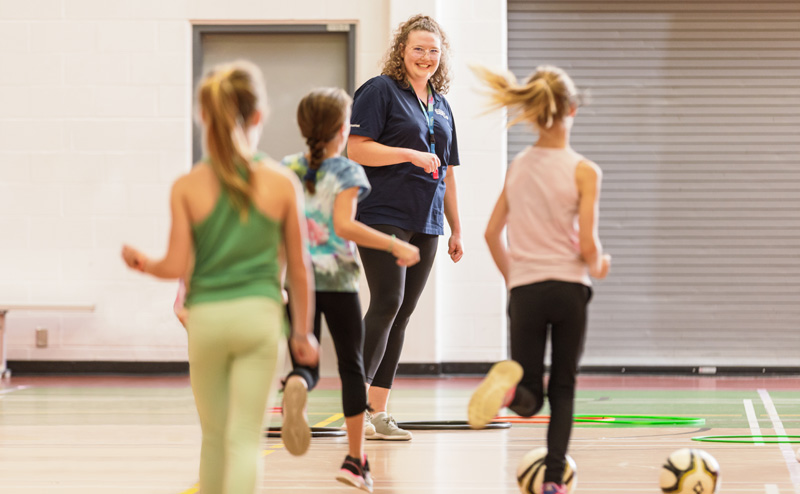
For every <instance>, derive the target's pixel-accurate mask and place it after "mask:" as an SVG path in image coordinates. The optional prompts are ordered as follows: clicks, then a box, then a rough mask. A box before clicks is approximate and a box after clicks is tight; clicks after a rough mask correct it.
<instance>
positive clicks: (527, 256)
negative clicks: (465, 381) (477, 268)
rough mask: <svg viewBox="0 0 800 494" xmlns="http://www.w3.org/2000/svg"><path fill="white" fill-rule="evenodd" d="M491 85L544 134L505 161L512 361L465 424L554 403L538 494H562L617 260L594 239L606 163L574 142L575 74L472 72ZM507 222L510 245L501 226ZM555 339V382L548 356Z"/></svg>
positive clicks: (498, 246)
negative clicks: (595, 296)
mask: <svg viewBox="0 0 800 494" xmlns="http://www.w3.org/2000/svg"><path fill="white" fill-rule="evenodd" d="M475 72H476V74H477V75H478V77H479V78H480V79H482V81H483V82H484V83H485V84H486V85H487V86H488V87H489V89H490V96H491V102H492V106H493V107H494V108H508V110H509V115H510V116H511V121H510V124H509V125H514V124H515V123H519V122H529V123H531V124H532V125H533V126H534V127H535V128H536V130H537V131H538V133H539V137H538V140H537V141H536V143H535V144H533V145H532V146H529V147H528V148H526V149H525V150H523V151H522V152H521V153H519V154H518V155H517V156H516V157H515V158H514V160H513V161H512V162H511V165H510V166H509V170H508V174H507V177H506V182H505V187H504V188H503V191H502V192H501V194H500V197H499V198H498V200H497V204H496V205H495V208H494V211H493V212H492V216H491V218H490V220H489V225H488V226H487V227H486V242H487V244H488V245H489V250H490V251H491V253H492V258H493V259H494V262H495V264H497V268H498V269H499V270H500V272H501V273H502V275H503V278H505V281H506V285H507V286H508V288H509V290H510V295H509V302H508V315H509V322H510V333H511V358H512V360H508V361H504V362H499V363H497V364H495V365H494V366H493V367H492V369H491V370H490V371H489V374H488V375H487V376H486V379H484V381H483V382H482V383H481V385H480V386H479V387H478V388H477V389H476V390H475V392H474V393H473V395H472V398H471V400H470V403H469V409H468V416H469V423H470V425H471V426H472V427H474V428H482V427H484V426H485V425H486V424H487V423H488V422H490V421H491V420H492V419H493V418H494V417H495V415H497V412H498V411H499V410H500V408H502V407H504V406H507V407H509V408H510V409H511V410H513V411H514V412H516V413H518V414H519V415H522V416H526V417H530V416H532V415H535V414H536V413H537V412H538V411H539V410H540V409H541V408H542V406H543V405H544V400H545V396H546V397H547V399H548V401H549V404H550V425H549V428H548V431H547V449H548V451H547V456H546V457H545V461H544V464H545V475H544V484H543V486H542V492H543V493H544V494H566V492H567V489H568V486H569V485H570V483H571V482H572V480H573V479H572V478H571V477H568V476H566V475H565V465H566V454H567V446H568V445H569V437H570V434H571V432H572V422H573V417H572V415H573V409H574V396H575V378H576V376H577V373H578V361H579V359H580V355H581V353H582V351H583V342H584V336H585V333H586V314H587V312H586V309H587V305H588V303H589V299H590V298H591V293H592V291H591V281H590V277H593V278H597V279H602V278H604V277H605V276H606V274H607V273H608V268H609V266H610V264H611V257H610V256H609V255H607V254H603V249H602V246H601V245H600V240H599V238H598V235H597V216H598V200H599V196H600V180H601V171H600V168H599V167H598V166H597V165H596V164H594V163H592V162H591V161H589V160H587V159H586V158H584V157H583V156H581V155H580V154H578V153H576V152H575V151H573V150H572V148H570V145H569V136H570V130H571V128H572V123H573V120H574V117H575V114H576V113H577V110H578V106H579V95H578V92H577V90H576V89H575V85H574V84H573V82H572V80H571V79H570V78H569V76H568V75H567V74H566V73H565V72H564V71H563V70H561V69H559V68H556V67H549V66H542V67H538V68H537V69H536V72H535V73H533V74H532V75H531V76H530V77H528V79H527V80H526V81H525V82H524V83H523V84H519V83H517V81H516V79H515V78H514V77H513V76H512V75H510V74H509V75H502V74H497V73H494V72H492V71H490V70H487V69H484V68H480V67H478V68H475ZM506 227H507V228H508V245H506V242H505V241H504V239H503V231H504V230H505V229H506ZM548 335H549V337H550V340H551V345H552V351H551V364H550V379H549V381H548V386H547V394H546V395H545V389H544V356H545V345H546V342H547V338H548Z"/></svg>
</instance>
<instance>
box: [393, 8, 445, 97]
mask: <svg viewBox="0 0 800 494" xmlns="http://www.w3.org/2000/svg"><path fill="white" fill-rule="evenodd" d="M412 31H428V32H429V33H433V34H435V35H436V36H438V37H439V39H440V40H441V42H442V54H441V56H440V57H439V67H438V68H437V69H436V72H435V73H434V74H433V75H432V76H431V78H430V80H429V82H430V83H431V86H432V87H433V90H434V91H436V92H437V93H440V94H446V93H447V91H448V89H450V43H449V42H448V41H447V36H445V34H444V31H443V30H442V28H441V26H439V23H438V22H436V21H435V20H433V18H432V17H429V16H427V15H422V14H417V15H415V16H412V17H410V18H409V19H408V20H407V21H405V22H404V23H402V24H400V26H398V28H397V31H395V33H394V38H393V39H392V45H391V46H390V47H389V51H388V52H386V56H385V57H384V61H383V69H382V70H381V74H383V75H388V76H389V77H391V78H392V79H394V80H396V81H400V82H405V81H406V66H405V64H404V62H403V50H404V49H405V47H406V42H407V41H408V35H409V34H411V32H412Z"/></svg>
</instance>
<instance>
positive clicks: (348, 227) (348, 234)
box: [333, 187, 419, 266]
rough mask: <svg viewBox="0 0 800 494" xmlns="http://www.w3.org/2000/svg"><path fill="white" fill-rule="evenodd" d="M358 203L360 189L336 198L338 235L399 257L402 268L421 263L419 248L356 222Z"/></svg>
mask: <svg viewBox="0 0 800 494" xmlns="http://www.w3.org/2000/svg"><path fill="white" fill-rule="evenodd" d="M357 203H358V187H350V188H349V189H347V190H344V191H342V192H340V193H339V194H338V195H337V196H336V200H335V201H334V203H333V228H334V230H335V231H336V235H338V236H340V237H342V238H343V239H345V240H351V241H353V242H355V243H356V244H358V245H360V246H362V247H368V248H370V249H376V250H385V251H387V252H391V253H392V254H393V255H394V256H395V257H397V264H399V265H400V266H413V265H414V264H416V263H418V262H419V249H418V248H417V247H415V246H413V245H411V244H408V243H406V242H403V241H402V240H399V239H395V238H393V237H392V236H391V235H387V234H385V233H383V232H379V231H378V230H375V229H374V228H370V227H368V226H367V225H365V224H363V223H361V222H360V221H356V219H355V216H356V205H357Z"/></svg>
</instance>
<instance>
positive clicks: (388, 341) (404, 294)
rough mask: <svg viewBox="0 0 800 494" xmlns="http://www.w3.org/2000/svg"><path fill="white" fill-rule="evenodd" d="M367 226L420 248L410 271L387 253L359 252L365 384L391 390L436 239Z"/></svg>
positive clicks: (431, 262) (429, 236)
mask: <svg viewBox="0 0 800 494" xmlns="http://www.w3.org/2000/svg"><path fill="white" fill-rule="evenodd" d="M370 226H371V227H372V228H374V229H376V230H378V231H381V232H383V233H386V234H388V235H392V234H394V235H396V236H397V238H398V239H400V240H404V241H406V242H408V243H410V244H411V245H415V246H416V247H417V248H419V257H420V261H419V263H417V264H415V265H414V266H411V267H410V268H406V267H404V266H398V265H397V259H395V257H394V256H393V255H392V254H390V253H388V252H386V251H382V250H375V249H367V248H364V247H359V248H358V252H359V254H360V255H361V262H362V263H363V265H364V275H365V276H366V278H367V284H368V285H369V294H370V301H369V308H368V309H367V314H366V316H364V328H365V331H366V333H365V339H364V363H365V365H366V371H367V381H366V382H368V383H370V384H371V385H373V386H377V387H379V388H386V389H391V387H392V383H393V382H394V376H395V373H396V372H397V364H398V362H400V353H401V352H402V350H403V340H404V339H405V331H406V326H408V320H409V318H410V317H411V313H412V312H414V308H415V307H416V306H417V301H419V297H420V295H422V290H423V289H424V288H425V283H426V282H427V281H428V275H429V274H430V272H431V266H433V260H434V258H435V257H436V246H437V245H438V243H439V237H438V236H437V235H428V234H425V233H416V232H411V231H408V230H403V229H402V228H398V227H396V226H391V225H370Z"/></svg>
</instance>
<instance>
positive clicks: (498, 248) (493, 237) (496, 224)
mask: <svg viewBox="0 0 800 494" xmlns="http://www.w3.org/2000/svg"><path fill="white" fill-rule="evenodd" d="M507 222H508V202H507V201H506V191H505V189H503V192H501V193H500V197H498V198H497V203H495V205H494V210H493V211H492V216H491V217H490V218H489V224H488V225H486V233H485V234H484V238H485V239H486V244H487V245H488V246H489V252H491V254H492V259H494V263H495V264H496V265H497V269H499V270H500V273H501V274H502V275H503V278H504V279H505V280H506V284H508V247H506V242H505V240H504V239H503V231H504V230H505V229H506V223H507Z"/></svg>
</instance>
